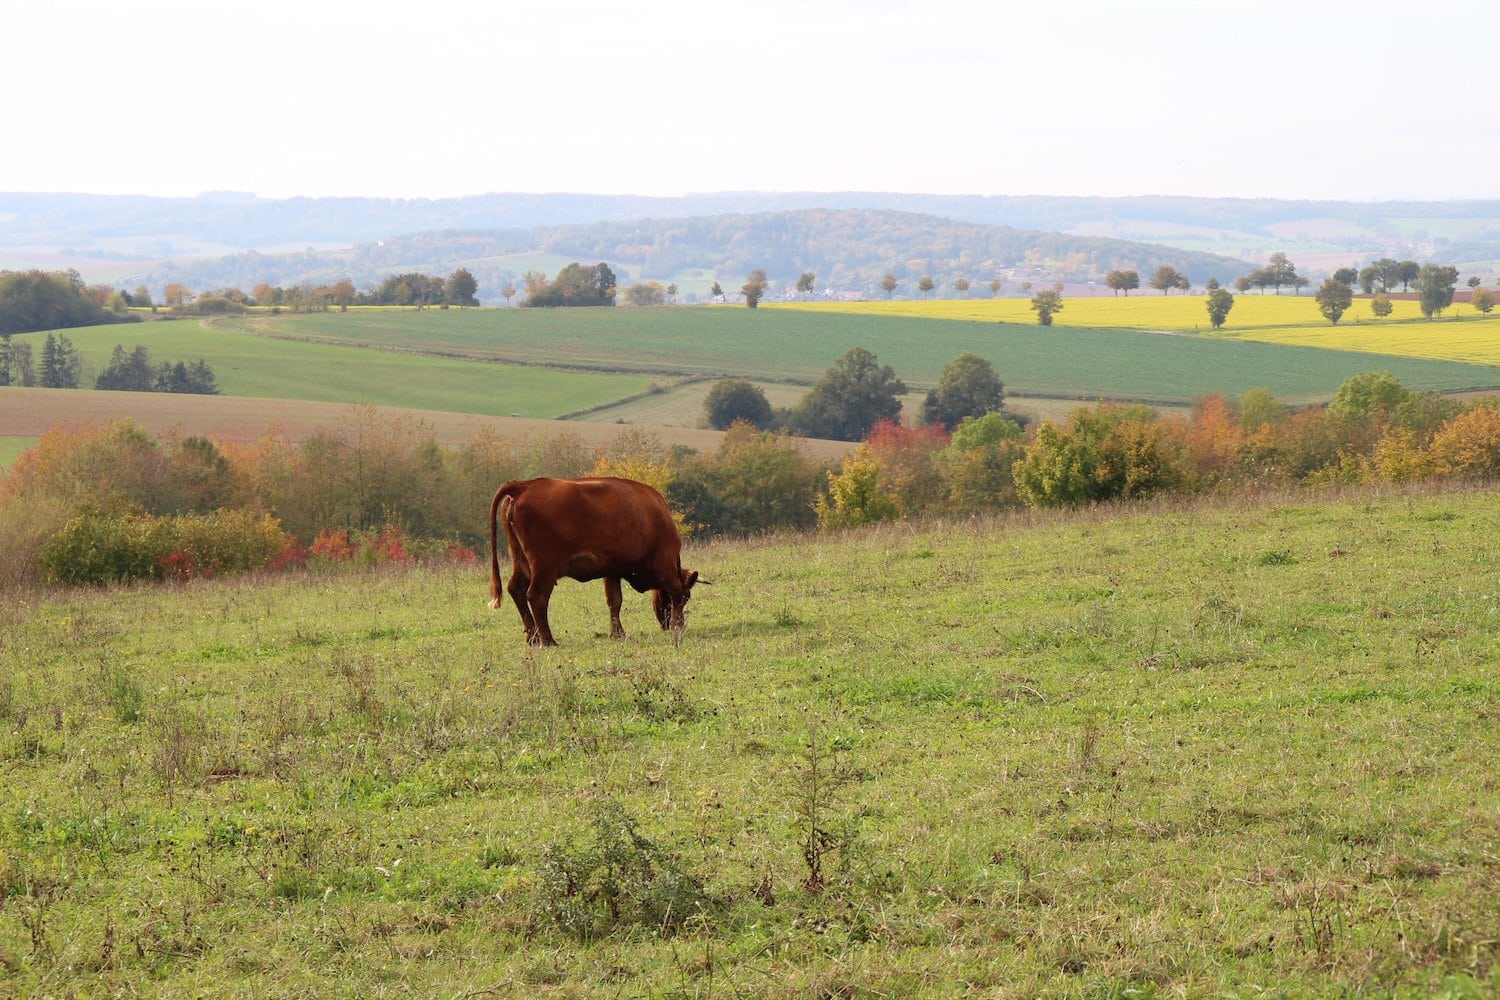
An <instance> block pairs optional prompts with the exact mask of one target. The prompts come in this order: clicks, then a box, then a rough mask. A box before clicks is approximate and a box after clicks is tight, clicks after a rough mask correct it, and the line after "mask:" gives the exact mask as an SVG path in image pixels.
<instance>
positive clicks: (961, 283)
mask: <svg viewBox="0 0 1500 1000" xmlns="http://www.w3.org/2000/svg"><path fill="white" fill-rule="evenodd" d="M953 290H954V291H955V292H957V293H958V294H959V295H964V296H967V295H968V294H969V279H968V278H958V279H957V280H955V281H954V282H953Z"/></svg>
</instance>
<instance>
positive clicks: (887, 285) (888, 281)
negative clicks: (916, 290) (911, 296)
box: [880, 271, 901, 298]
mask: <svg viewBox="0 0 1500 1000" xmlns="http://www.w3.org/2000/svg"><path fill="white" fill-rule="evenodd" d="M899 284H901V282H899V281H897V280H896V276H895V275H894V274H892V273H891V272H890V271H887V272H885V277H884V278H881V279H880V287H881V289H882V290H883V291H884V292H885V297H886V298H890V297H891V293H892V292H894V291H895V290H896V286H897V285H899Z"/></svg>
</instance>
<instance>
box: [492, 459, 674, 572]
mask: <svg viewBox="0 0 1500 1000" xmlns="http://www.w3.org/2000/svg"><path fill="white" fill-rule="evenodd" d="M512 485H514V486H515V487H516V488H515V489H513V490H512V491H511V495H512V496H513V497H514V498H515V501H514V505H513V507H512V508H511V513H510V516H511V521H512V524H513V525H514V530H515V532H516V535H517V536H518V539H519V540H520V542H521V545H522V546H523V548H524V549H525V550H526V553H527V555H528V557H529V558H531V559H532V560H534V561H545V562H548V563H554V564H560V565H557V569H558V571H559V572H560V573H562V574H563V575H568V576H573V575H575V571H576V570H578V569H579V568H580V564H579V560H580V559H585V560H586V561H591V562H594V563H597V564H598V565H597V566H595V567H594V568H593V570H592V571H591V572H589V573H588V574H586V575H603V574H605V573H611V572H614V571H615V568H618V567H629V566H643V565H645V564H648V563H650V564H656V563H658V562H659V561H660V560H662V559H663V558H664V557H665V558H666V559H667V560H669V561H670V562H671V563H673V564H675V563H676V562H677V559H678V557H679V554H680V552H681V547H682V543H681V540H680V538H679V537H678V533H677V526H676V524H675V523H674V522H673V520H672V514H671V511H670V510H669V509H668V508H667V502H666V500H665V499H664V498H663V497H662V495H661V494H660V493H658V492H657V491H656V490H655V489H653V488H652V487H650V486H648V485H646V484H645V483H638V482H635V481H634V480H630V479H617V478H613V477H595V478H585V479H531V480H527V481H525V482H521V483H515V484H507V486H508V487H509V486H512Z"/></svg>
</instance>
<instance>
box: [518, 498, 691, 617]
mask: <svg viewBox="0 0 1500 1000" xmlns="http://www.w3.org/2000/svg"><path fill="white" fill-rule="evenodd" d="M497 515H498V518H499V520H500V522H501V523H502V524H503V525H504V526H505V540H506V542H507V543H508V545H509V547H510V561H511V567H512V570H511V575H510V582H509V583H507V584H506V585H505V589H506V590H507V591H508V592H509V593H510V596H511V599H512V600H514V601H515V602H516V608H517V610H519V611H520V612H521V624H522V625H523V626H525V628H526V641H527V642H528V643H530V644H531V645H533V646H555V645H557V642H556V640H554V639H553V638H552V628H551V626H549V625H548V623H547V602H548V601H549V600H550V599H551V597H552V588H553V587H554V586H556V585H557V581H558V580H560V579H562V578H563V577H565V576H567V577H572V578H573V579H574V580H579V581H587V580H597V579H599V578H601V577H602V578H603V579H604V598H605V600H606V601H607V602H608V603H609V634H610V635H611V636H613V637H615V638H617V639H622V638H624V637H625V629H624V627H622V626H621V625H620V603H621V594H620V581H621V580H624V581H625V582H626V583H628V584H630V585H631V586H632V587H634V588H635V591H636V593H638V594H644V593H645V592H646V591H648V590H650V591H652V605H653V607H654V608H655V610H656V619H657V621H659V622H661V627H662V628H663V629H673V628H676V629H680V628H682V627H683V626H684V624H685V619H684V616H683V609H684V608H686V606H687V602H688V597H689V596H691V591H692V589H693V584H695V583H698V582H700V581H699V580H698V574H697V573H693V572H689V571H688V570H685V569H683V568H682V561H681V552H682V539H681V538H680V537H679V536H678V534H677V525H676V524H675V523H674V522H673V521H672V514H671V512H670V511H669V510H668V509H667V501H666V500H665V499H663V498H662V495H661V494H660V493H658V492H657V491H656V490H654V489H652V488H651V487H650V486H647V485H646V484H645V483H638V482H636V481H635V480H633V479H615V478H612V477H600V478H588V479H527V480H519V479H513V480H511V481H510V482H508V483H506V484H505V485H504V486H502V487H500V489H499V490H497V491H496V493H495V499H494V500H492V501H490V607H492V608H499V607H500V605H501V604H503V603H504V602H505V598H504V597H503V596H502V595H501V593H500V555H499V551H498V545H497V539H496V532H495V521H496V518H497ZM701 582H702V583H704V584H707V583H708V581H707V580H703V581H701Z"/></svg>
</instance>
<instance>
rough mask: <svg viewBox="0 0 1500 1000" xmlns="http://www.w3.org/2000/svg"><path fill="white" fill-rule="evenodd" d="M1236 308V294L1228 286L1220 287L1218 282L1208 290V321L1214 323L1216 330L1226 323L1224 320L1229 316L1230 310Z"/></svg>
mask: <svg viewBox="0 0 1500 1000" xmlns="http://www.w3.org/2000/svg"><path fill="white" fill-rule="evenodd" d="M1233 308H1234V295H1233V294H1231V293H1230V291H1229V289H1227V288H1220V287H1218V286H1217V284H1216V285H1215V286H1214V287H1213V288H1211V289H1209V292H1208V321H1209V322H1210V323H1212V324H1213V328H1214V329H1215V330H1217V329H1219V328H1220V327H1222V326H1223V325H1224V320H1226V319H1228V318H1229V310H1231V309H1233Z"/></svg>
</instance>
